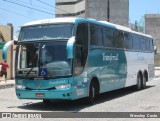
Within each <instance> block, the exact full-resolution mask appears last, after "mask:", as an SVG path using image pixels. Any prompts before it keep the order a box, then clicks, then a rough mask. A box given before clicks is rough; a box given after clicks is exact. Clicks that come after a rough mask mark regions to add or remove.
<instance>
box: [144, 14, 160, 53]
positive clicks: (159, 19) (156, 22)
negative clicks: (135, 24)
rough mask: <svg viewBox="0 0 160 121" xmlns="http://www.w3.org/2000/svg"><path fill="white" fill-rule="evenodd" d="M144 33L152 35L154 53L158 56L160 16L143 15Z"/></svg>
mask: <svg viewBox="0 0 160 121" xmlns="http://www.w3.org/2000/svg"><path fill="white" fill-rule="evenodd" d="M145 33H146V34H150V35H152V37H153V39H154V45H155V46H156V49H157V50H156V51H157V53H158V54H160V14H146V15H145Z"/></svg>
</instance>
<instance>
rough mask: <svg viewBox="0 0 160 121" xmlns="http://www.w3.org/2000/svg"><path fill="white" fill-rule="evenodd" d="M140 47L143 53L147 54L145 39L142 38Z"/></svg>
mask: <svg viewBox="0 0 160 121" xmlns="http://www.w3.org/2000/svg"><path fill="white" fill-rule="evenodd" d="M140 46H141V51H142V52H146V41H145V38H144V37H141V38H140Z"/></svg>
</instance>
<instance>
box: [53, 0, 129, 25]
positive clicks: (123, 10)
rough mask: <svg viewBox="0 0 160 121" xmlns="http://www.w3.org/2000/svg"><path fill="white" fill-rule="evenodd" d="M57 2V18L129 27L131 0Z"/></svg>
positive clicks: (67, 0)
mask: <svg viewBox="0 0 160 121" xmlns="http://www.w3.org/2000/svg"><path fill="white" fill-rule="evenodd" d="M55 2H56V8H58V9H56V11H55V12H56V17H70V16H78V17H86V18H92V19H96V20H102V21H110V22H112V23H115V24H120V25H124V26H128V21H129V0H56V1H55ZM60 9H61V10H60ZM63 10H64V11H63ZM66 11H67V12H68V13H67V12H66Z"/></svg>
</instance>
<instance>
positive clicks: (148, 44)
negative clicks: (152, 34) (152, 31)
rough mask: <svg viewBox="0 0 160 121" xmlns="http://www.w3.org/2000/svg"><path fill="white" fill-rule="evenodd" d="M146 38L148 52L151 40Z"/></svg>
mask: <svg viewBox="0 0 160 121" xmlns="http://www.w3.org/2000/svg"><path fill="white" fill-rule="evenodd" d="M145 40H146V50H147V52H150V42H149V39H148V38H146V39H145Z"/></svg>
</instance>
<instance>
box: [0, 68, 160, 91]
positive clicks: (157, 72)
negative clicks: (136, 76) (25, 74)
mask: <svg viewBox="0 0 160 121" xmlns="http://www.w3.org/2000/svg"><path fill="white" fill-rule="evenodd" d="M158 77H160V67H155V78H158ZM13 86H15V80H14V79H10V80H7V81H6V82H5V81H4V80H3V78H1V79H0V89H5V88H11V87H13Z"/></svg>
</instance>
